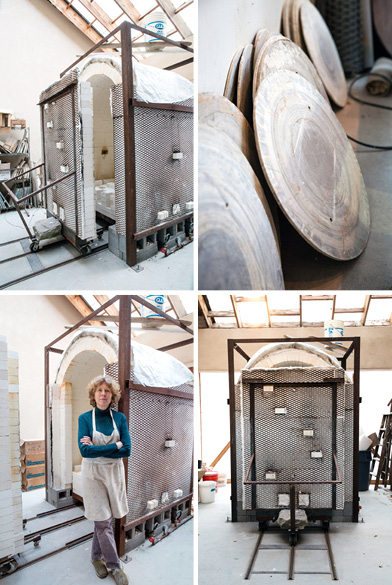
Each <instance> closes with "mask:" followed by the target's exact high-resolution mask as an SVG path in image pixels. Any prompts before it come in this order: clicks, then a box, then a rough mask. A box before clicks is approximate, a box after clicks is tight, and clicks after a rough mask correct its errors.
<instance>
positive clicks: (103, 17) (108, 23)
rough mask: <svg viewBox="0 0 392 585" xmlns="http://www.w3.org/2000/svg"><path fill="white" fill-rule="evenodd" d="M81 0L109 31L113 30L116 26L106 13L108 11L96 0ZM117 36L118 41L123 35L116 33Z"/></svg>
mask: <svg viewBox="0 0 392 585" xmlns="http://www.w3.org/2000/svg"><path fill="white" fill-rule="evenodd" d="M79 2H80V3H81V4H82V6H84V7H85V8H86V9H87V10H88V11H89V12H90V14H92V15H93V16H94V18H96V19H97V20H98V22H100V23H101V24H102V26H104V27H105V28H106V29H107V30H108V32H112V31H113V30H114V29H115V28H117V27H116V25H115V24H113V22H112V19H111V18H109V16H108V15H107V14H106V12H105V11H104V10H103V9H102V8H101V7H100V6H99V4H97V3H96V2H95V1H94V0H79ZM115 38H116V39H117V40H118V41H121V35H120V34H117V35H115Z"/></svg>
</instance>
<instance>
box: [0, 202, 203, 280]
mask: <svg viewBox="0 0 392 585" xmlns="http://www.w3.org/2000/svg"><path fill="white" fill-rule="evenodd" d="M44 217H45V211H44V210H43V209H31V210H29V217H26V221H27V223H28V225H29V226H31V225H33V224H34V223H35V222H36V221H38V220H39V219H43V218H44ZM26 236H27V233H26V230H25V228H24V227H23V224H22V222H21V220H20V218H19V215H18V214H17V212H16V211H7V212H5V213H1V214H0V244H3V243H5V242H10V241H12V240H15V239H18V238H25V237H26ZM97 242H98V241H97ZM98 243H99V242H98ZM28 245H29V240H25V241H24V246H23V247H24V248H25V251H28ZM26 246H27V248H26ZM23 247H22V246H21V244H19V243H16V244H10V245H8V246H0V262H1V260H3V259H6V258H10V257H14V256H16V255H18V254H23V251H24V250H23ZM76 255H77V251H76V249H75V248H74V247H73V246H72V245H71V244H69V243H68V242H65V243H64V244H62V245H60V246H56V247H52V248H50V249H49V248H44V249H43V250H42V251H39V252H38V253H37V254H30V255H29V256H27V257H25V258H19V259H17V260H13V261H12V262H6V263H3V264H1V263H0V286H2V285H4V284H5V283H7V282H10V281H12V280H16V279H18V278H20V277H21V276H23V275H27V274H32V273H33V270H36V267H37V268H38V269H39V268H41V267H48V266H51V265H53V264H56V263H58V262H63V261H64V260H67V259H69V258H74V257H75V256H76ZM193 255H194V245H193V243H192V244H189V245H187V246H185V247H184V248H182V249H181V250H178V251H177V252H175V253H174V254H172V255H171V256H168V257H167V258H165V257H164V256H163V254H162V253H161V252H158V254H156V255H155V256H154V257H152V258H150V259H148V260H146V261H145V262H141V263H140V266H141V267H142V268H143V270H142V271H141V272H135V271H134V270H133V269H132V268H130V267H129V266H127V265H126V264H125V262H123V261H122V260H120V259H119V258H117V256H115V255H114V254H112V253H111V252H110V251H109V250H108V249H106V250H103V251H101V252H97V253H96V254H93V255H92V256H90V257H87V258H80V259H78V260H75V261H73V262H71V263H70V264H67V265H65V266H61V267H59V268H55V269H53V270H50V271H48V272H45V273H43V274H41V275H37V276H33V277H32V278H29V279H28V280H24V281H23V282H20V283H18V284H14V285H12V286H9V287H7V290H90V289H94V290H108V291H110V290H113V291H121V290H138V291H141V290H156V291H160V290H192V289H193V263H194V260H193Z"/></svg>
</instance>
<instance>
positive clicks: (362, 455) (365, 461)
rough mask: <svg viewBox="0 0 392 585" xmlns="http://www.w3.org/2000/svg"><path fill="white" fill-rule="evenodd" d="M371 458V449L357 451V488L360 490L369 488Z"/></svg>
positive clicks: (363, 490)
mask: <svg viewBox="0 0 392 585" xmlns="http://www.w3.org/2000/svg"><path fill="white" fill-rule="evenodd" d="M371 460H372V452H371V451H360V452H359V466H358V467H359V482H358V490H359V491H360V492H366V491H367V490H368V489H369V484H370V462H371Z"/></svg>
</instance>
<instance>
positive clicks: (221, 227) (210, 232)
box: [198, 94, 284, 290]
mask: <svg viewBox="0 0 392 585" xmlns="http://www.w3.org/2000/svg"><path fill="white" fill-rule="evenodd" d="M198 138H199V140H198V142H199V288H201V289H205V290H209V289H223V290H256V289H260V290H271V289H283V288H284V285H283V274H282V268H281V263H280V254H279V248H278V240H277V235H276V231H275V227H274V222H273V219H272V215H271V212H270V209H269V205H268V202H267V200H266V198H265V195H264V192H263V190H262V188H261V186H260V183H259V180H258V179H257V176H256V174H255V172H254V170H253V168H257V166H258V162H257V160H255V158H254V152H252V151H253V149H252V148H250V145H252V143H254V138H253V132H252V130H251V128H250V126H249V124H248V123H247V121H246V119H245V117H244V116H243V115H242V114H241V112H240V111H239V110H238V109H237V108H236V107H235V106H234V105H233V104H231V103H230V102H229V101H228V100H227V99H226V98H224V97H222V96H217V95H214V94H201V96H200V98H199V137H198ZM248 157H249V160H248ZM252 165H253V168H252Z"/></svg>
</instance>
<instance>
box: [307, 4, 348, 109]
mask: <svg viewBox="0 0 392 585" xmlns="http://www.w3.org/2000/svg"><path fill="white" fill-rule="evenodd" d="M300 20H301V25H302V34H303V37H304V40H305V44H306V48H307V51H308V54H309V57H310V58H311V60H312V61H313V65H314V66H315V67H316V69H317V71H318V74H319V75H320V77H321V80H322V82H323V83H324V85H325V89H326V90H327V93H328V95H329V97H330V98H331V100H332V101H333V102H334V103H335V104H336V105H337V106H340V107H341V108H342V107H343V106H345V105H346V102H347V84H346V78H345V76H344V71H343V67H342V63H341V61H340V57H339V53H338V50H337V48H336V45H335V42H334V40H333V38H332V35H331V33H330V31H329V28H328V26H327V25H326V23H325V20H324V19H323V17H322V16H321V14H320V12H319V11H318V10H317V8H316V7H315V6H313V4H311V3H310V2H304V3H303V4H302V5H301V7H300Z"/></svg>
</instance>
